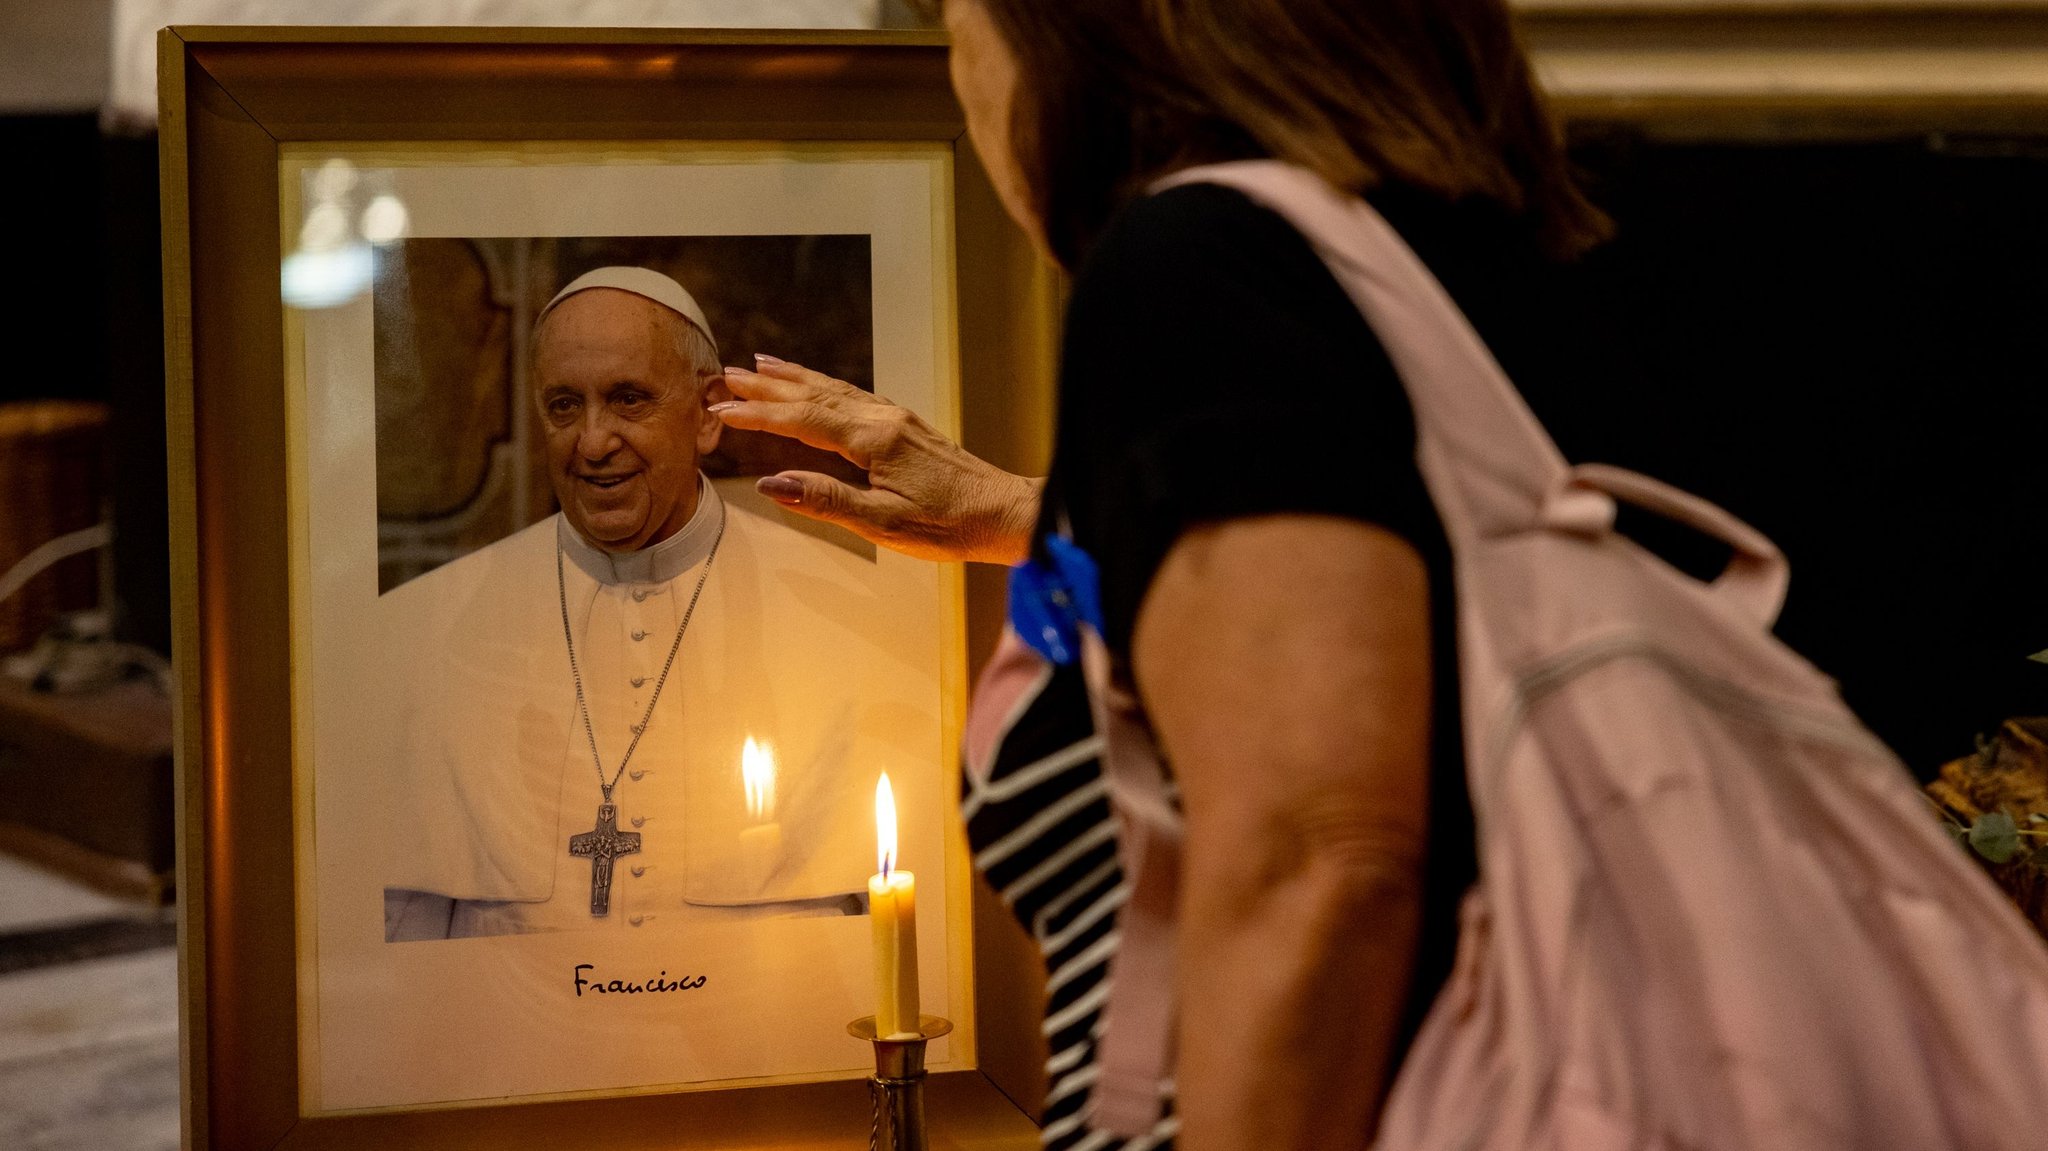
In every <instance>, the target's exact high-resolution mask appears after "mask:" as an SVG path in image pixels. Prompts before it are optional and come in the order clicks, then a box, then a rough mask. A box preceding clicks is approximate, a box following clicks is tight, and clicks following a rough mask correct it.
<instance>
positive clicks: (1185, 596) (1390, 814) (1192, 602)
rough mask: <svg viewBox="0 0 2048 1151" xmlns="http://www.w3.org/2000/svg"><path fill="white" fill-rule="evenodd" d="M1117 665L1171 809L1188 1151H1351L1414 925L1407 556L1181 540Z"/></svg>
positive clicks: (1315, 523)
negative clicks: (1178, 867) (1175, 818)
mask: <svg viewBox="0 0 2048 1151" xmlns="http://www.w3.org/2000/svg"><path fill="white" fill-rule="evenodd" d="M1133 663H1134V667H1135V672H1136V678H1137V686H1138V690H1139V693H1140V694H1141V696H1142V697H1143V699H1144V702H1145V705H1146V708H1147V710H1148V711H1149V713H1150V715H1151V718H1152V721H1153V723H1154V724H1155V726H1156V728H1157V730H1158V732H1159V736H1160V739H1161V743H1162V745H1163V748H1164V750H1165V752H1166V754H1167V756H1168V758H1169V759H1170V760H1171V762H1172V764H1173V767H1174V771H1175V773H1176V775H1177V778H1178V780H1179V783H1180V787H1181V795H1182V801H1183V803H1184V805H1185V808H1186V813H1187V843H1186V849H1185V852H1186V854H1185V864H1184V869H1183V872H1182V903H1181V920H1180V923H1181V929H1180V930H1181V936H1180V959H1179V970H1178V972H1177V976H1178V978H1177V982H1178V989H1179V997H1180V1032H1179V1044H1180V1047H1179V1062H1178V1068H1177V1082H1178V1088H1179V1102H1178V1107H1179V1114H1180V1116H1181V1135H1180V1146H1182V1147H1184V1148H1185V1149H1186V1151H1240V1149H1243V1148H1253V1147H1256V1148H1259V1149H1260V1151H1286V1149H1293V1148H1307V1147H1316V1148H1335V1147H1359V1148H1363V1147H1365V1146H1366V1145H1367V1144H1368V1143H1369V1142H1370V1140H1371V1136H1372V1132H1373V1129H1374V1126H1375V1124H1376V1121H1377V1117H1378V1107H1379V1100H1380V1097H1381V1095H1382V1093H1383V1092H1384V1090H1385V1087H1386V1081H1387V1078H1388V1076H1389V1074H1390V1072H1391V1068H1390V1067H1389V1062H1390V1048H1391V1046H1392V1043H1393V1040H1394V1037H1395V1033H1396V1030H1397V1028H1398V1026H1399V1021H1400V1018H1401V1012H1402V1007H1403V1004H1404V1003H1405V1001H1406V996H1407V993H1408V982H1409V975H1410V968H1411V966H1412V964H1413V954H1414V950H1415V943H1416V933H1417V930H1418V927H1417V925H1418V922H1419V918H1420V905H1421V888H1422V866H1423V862H1422V861H1423V842H1424V835H1425V829H1426V827H1427V824H1428V809H1427V808H1428V779H1429V775H1428V773H1429V742H1430V702H1431V690H1430V682H1431V681H1430V628H1429V603H1428V583H1427V577H1426V574H1425V571H1424V568H1423V563H1422V559H1421V557H1420V556H1419V555H1418V554H1417V553H1416V551H1415V550H1414V548H1413V547H1411V546H1410V545H1409V544H1408V543H1407V542H1406V541H1404V540H1402V539H1401V538H1400V537H1398V536H1395V535H1393V534H1392V533H1390V532H1387V531H1385V530H1383V529H1380V528H1376V527H1373V526H1370V525H1367V524H1363V523H1359V522H1356V521H1351V520H1345V519H1339V518H1334V517H1324V516H1309V515H1282V516H1270V517H1262V518H1257V519H1248V520H1236V521H1230V522H1228V523H1224V524H1221V525H1215V526H1208V527H1202V528H1198V529H1195V530H1193V531H1190V532H1188V533H1187V534H1186V535H1184V536H1183V537H1182V538H1181V540H1180V541H1179V542H1178V543H1177V544H1176V545H1175V546H1174V548H1173V550H1172V551H1171V552H1170V553H1169V554H1168V556H1167V558H1166V561H1165V563H1164V564H1163V565H1162V566H1161V568H1160V570H1159V572H1158V574H1157V576H1156V577H1155V579H1154V581H1153V583H1152V586H1151V588H1150V590H1149V592H1148V593H1147V595H1146V598H1145V600H1144V603H1143V604H1142V606H1141V608H1140V611H1139V616H1138V622H1137V630H1136V635H1135V637H1134V640H1133Z"/></svg>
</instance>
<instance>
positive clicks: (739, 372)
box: [725, 365, 754, 376]
mask: <svg viewBox="0 0 2048 1151" xmlns="http://www.w3.org/2000/svg"><path fill="white" fill-rule="evenodd" d="M725 374H726V375H728V376H751V375H753V374H754V373H752V372H750V371H748V370H747V369H745V368H735V367H732V366H730V365H728V366H727V367H726V369H725Z"/></svg>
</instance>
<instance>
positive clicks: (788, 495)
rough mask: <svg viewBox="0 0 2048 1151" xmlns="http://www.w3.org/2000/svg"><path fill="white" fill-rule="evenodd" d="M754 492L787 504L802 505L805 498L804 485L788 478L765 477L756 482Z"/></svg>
mask: <svg viewBox="0 0 2048 1151" xmlns="http://www.w3.org/2000/svg"><path fill="white" fill-rule="evenodd" d="M754 490H755V491H757V492H760V493H761V494H762V495H764V496H767V497H768V498H769V499H771V500H780V501H782V502H783V503H786V504H794V503H802V502H803V498H804V485H803V484H802V483H801V482H799V481H797V480H792V479H789V478H788V477H786V476H764V477H762V478H761V479H758V480H755V481H754Z"/></svg>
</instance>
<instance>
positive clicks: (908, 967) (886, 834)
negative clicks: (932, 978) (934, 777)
mask: <svg viewBox="0 0 2048 1151" xmlns="http://www.w3.org/2000/svg"><path fill="white" fill-rule="evenodd" d="M875 841H876V848H877V853H876V854H877V855H878V856H879V857H880V862H881V868H882V869H881V870H880V871H879V872H877V873H875V874H874V875H872V876H869V877H868V915H869V918H870V919H871V920H872V921H873V923H874V931H875V995H876V999H877V1000H878V1003H877V1005H876V1008H875V1034H877V1035H879V1036H881V1037H882V1038H884V1039H889V1038H902V1037H909V1038H916V1037H917V1036H918V1035H919V1034H920V1033H921V1032H920V1025H919V1022H918V1017H917V1008H918V1003H917V879H916V877H915V876H913V875H911V874H910V873H909V872H907V871H900V870H898V869H897V867H896V795H895V793H894V792H892V791H891V790H890V789H889V777H888V776H887V775H884V776H882V781H881V782H880V783H878V784H876V785H875Z"/></svg>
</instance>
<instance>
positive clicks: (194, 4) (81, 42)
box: [0, 0, 916, 131]
mask: <svg viewBox="0 0 2048 1151" xmlns="http://www.w3.org/2000/svg"><path fill="white" fill-rule="evenodd" d="M915 20H916V17H915V16H914V15H913V14H912V13H911V12H910V10H909V9H908V8H907V7H906V6H905V5H904V3H903V2H902V0H0V115H24V114H37V113H42V114H48V113H56V112H90V111H93V110H94V109H100V110H102V112H103V114H104V117H105V119H106V121H107V123H108V124H109V126H111V127H116V128H120V129H127V130H136V131H147V130H148V129H150V128H152V127H154V126H155V124H156V33H157V29H159V28H162V27H163V26H165V25H167V24H427V25H464V24H467V25H497V26H508V25H539V26H555V27H565V26H566V27H586V28H589V27H626V28H634V27H646V28H679V27H704V28H873V27H879V26H886V25H890V24H907V23H913V22H915Z"/></svg>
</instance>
